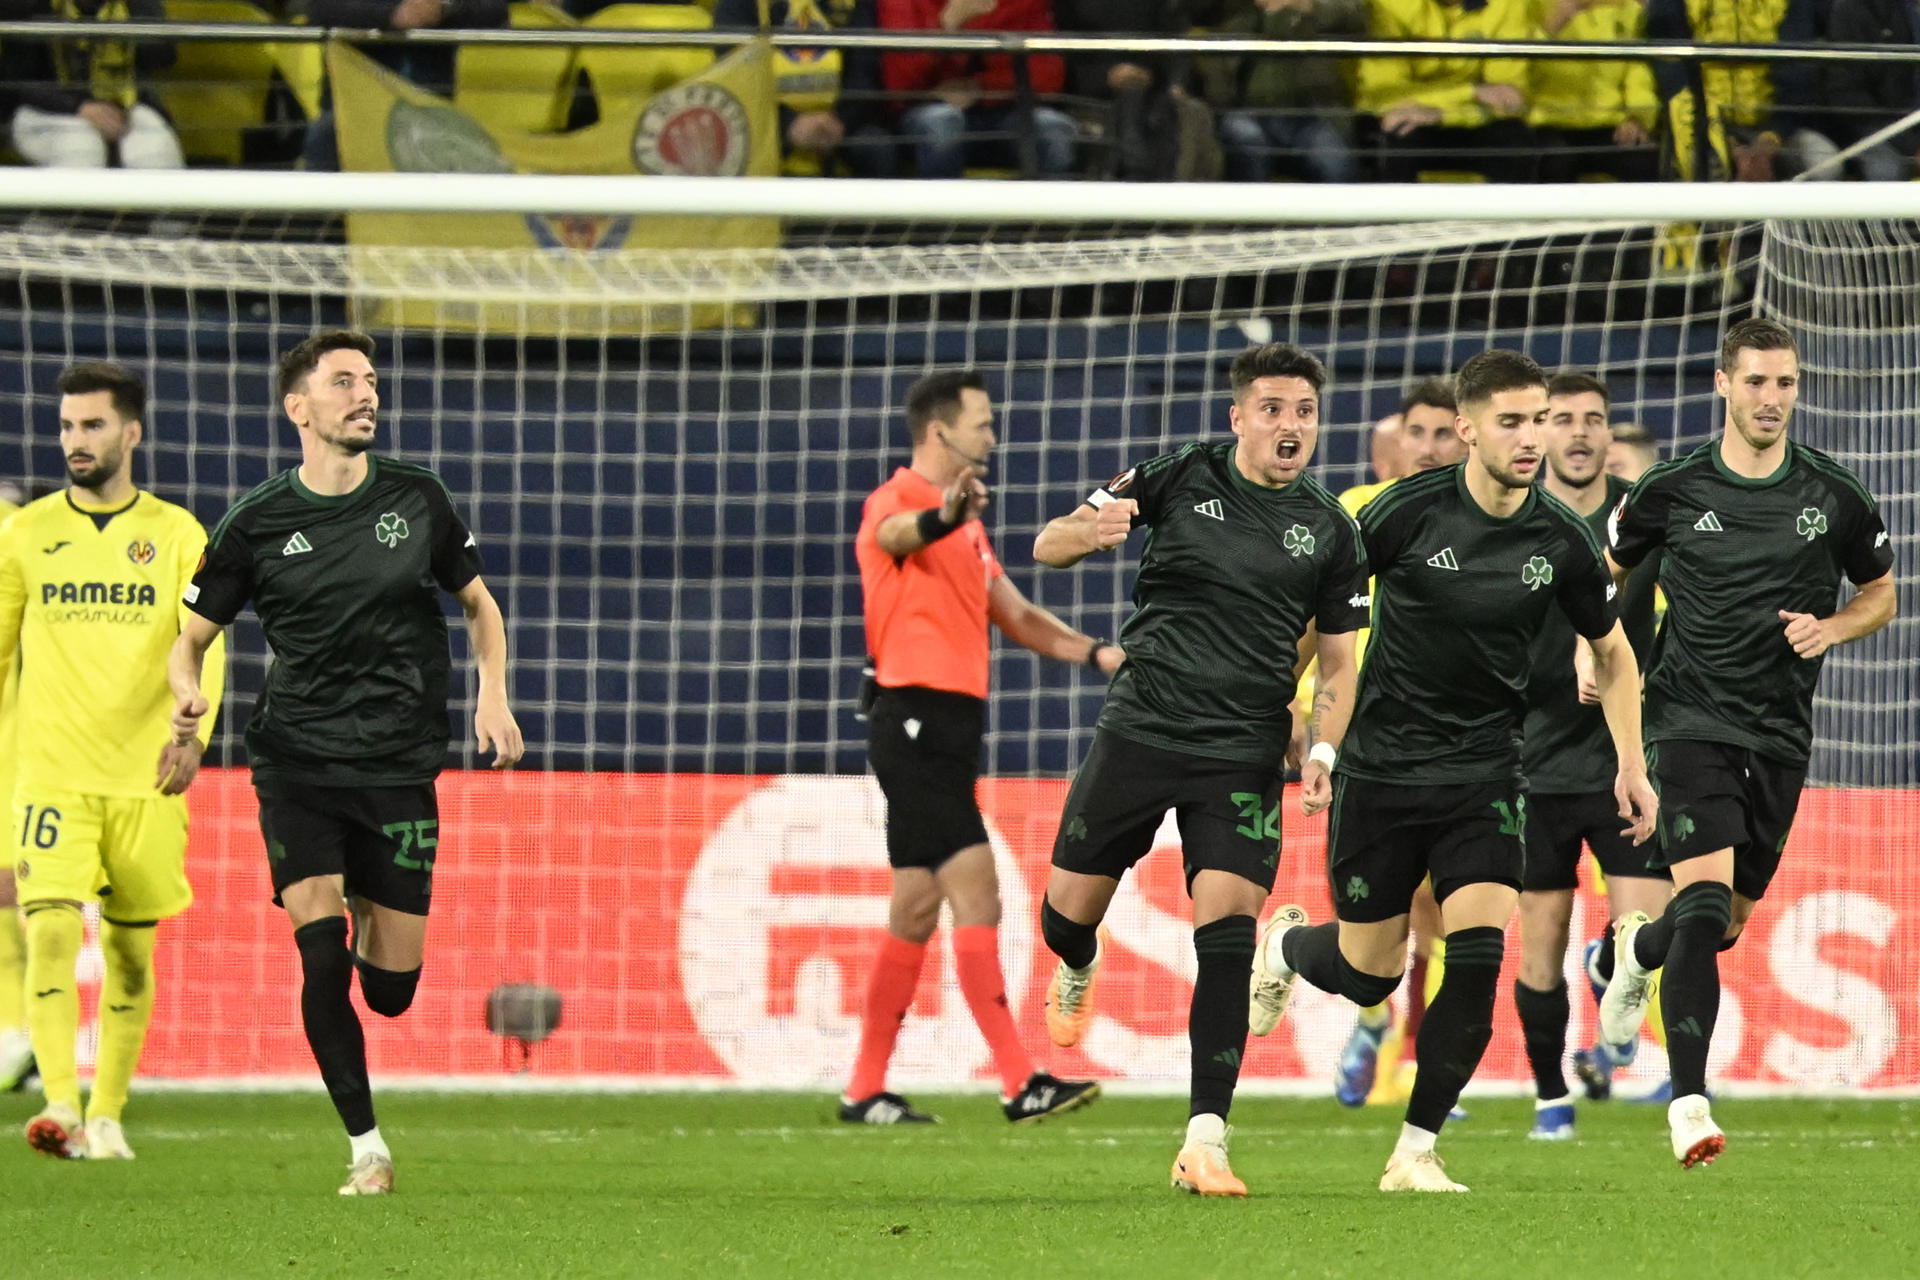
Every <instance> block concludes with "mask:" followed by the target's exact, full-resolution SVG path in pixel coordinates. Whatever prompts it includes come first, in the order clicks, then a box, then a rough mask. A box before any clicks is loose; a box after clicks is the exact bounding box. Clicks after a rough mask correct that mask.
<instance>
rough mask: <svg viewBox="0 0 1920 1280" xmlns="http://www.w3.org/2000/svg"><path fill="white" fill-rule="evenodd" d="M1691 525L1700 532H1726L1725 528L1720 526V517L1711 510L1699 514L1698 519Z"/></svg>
mask: <svg viewBox="0 0 1920 1280" xmlns="http://www.w3.org/2000/svg"><path fill="white" fill-rule="evenodd" d="M1693 527H1694V528H1695V529H1698V530H1699V531H1700V532H1701V533H1725V532H1726V530H1725V529H1723V528H1721V527H1720V517H1719V516H1717V515H1715V514H1713V512H1711V511H1709V512H1707V514H1705V515H1703V516H1701V517H1700V518H1699V519H1698V520H1695V521H1694V522H1693Z"/></svg>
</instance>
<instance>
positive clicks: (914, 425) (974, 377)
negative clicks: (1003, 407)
mask: <svg viewBox="0 0 1920 1280" xmlns="http://www.w3.org/2000/svg"><path fill="white" fill-rule="evenodd" d="M986 389H987V380H986V379H985V378H983V377H981V376H980V372H979V370H977V369H947V370H943V371H942V372H940V373H930V374H928V375H927V376H926V377H924V378H921V379H920V380H919V381H917V382H915V383H914V384H913V385H912V386H910V387H908V388H907V434H908V435H909V436H911V437H912V438H913V442H914V443H915V444H919V443H920V442H921V441H922V440H925V439H926V438H927V424H928V423H930V422H936V421H938V422H951V421H953V419H954V416H955V415H957V414H958V413H959V412H960V401H961V399H962V396H961V394H960V393H961V392H963V391H985V390H986Z"/></svg>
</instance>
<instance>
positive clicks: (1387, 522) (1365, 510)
mask: <svg viewBox="0 0 1920 1280" xmlns="http://www.w3.org/2000/svg"><path fill="white" fill-rule="evenodd" d="M1414 507H1415V503H1414V502H1394V503H1387V502H1381V501H1379V500H1378V499H1376V500H1375V501H1373V502H1369V503H1368V504H1367V505H1366V506H1364V507H1362V508H1360V514H1359V515H1358V516H1357V517H1356V519H1358V520H1359V522H1360V541H1361V543H1362V544H1363V545H1362V551H1363V553H1364V555H1365V557H1366V561H1367V563H1368V564H1369V565H1370V566H1372V568H1371V570H1370V571H1371V572H1373V573H1376V574H1380V573H1385V572H1386V571H1387V570H1388V569H1391V568H1393V566H1394V565H1396V564H1398V563H1400V557H1401V555H1402V554H1404V553H1405V551H1406V545H1407V538H1408V537H1409V536H1410V531H1411V530H1412V528H1413V525H1414V518H1415V514H1414Z"/></svg>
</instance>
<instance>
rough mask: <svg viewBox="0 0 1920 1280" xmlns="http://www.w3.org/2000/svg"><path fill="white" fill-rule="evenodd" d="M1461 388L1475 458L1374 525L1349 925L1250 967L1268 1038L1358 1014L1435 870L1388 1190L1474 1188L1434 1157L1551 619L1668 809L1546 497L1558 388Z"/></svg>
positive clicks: (1517, 867) (1466, 1071) (1516, 383)
mask: <svg viewBox="0 0 1920 1280" xmlns="http://www.w3.org/2000/svg"><path fill="white" fill-rule="evenodd" d="M1455 393H1456V395H1457V396H1458V398H1459V406H1460V414H1459V418H1458V424H1459V430H1460V434H1461V436H1462V438H1463V439H1465V440H1466V441H1467V445H1468V451H1469V452H1468V457H1467V461H1466V462H1464V463H1462V464H1461V465H1460V466H1457V467H1447V468H1442V469H1440V470H1437V471H1431V472H1427V473H1426V474H1424V475H1418V476H1413V477H1410V478H1408V479H1406V480H1402V481H1401V482H1400V483H1399V484H1397V485H1395V486H1394V488H1393V490H1392V492H1390V493H1388V494H1386V495H1384V496H1382V497H1381V498H1379V499H1378V500H1376V501H1375V502H1373V503H1371V504H1370V505H1369V506H1368V507H1367V508H1366V509H1365V510H1364V511H1362V512H1361V516H1360V530H1361V534H1362V536H1363V538H1364V539H1365V542H1366V550H1367V558H1368V561H1369V562H1370V563H1371V565H1372V567H1373V572H1374V591H1375V598H1376V605H1375V610H1374V626H1373V641H1372V644H1371V645H1370V646H1369V651H1368V657H1367V664H1366V668H1365V670H1364V672H1363V673H1362V675H1361V679H1360V692H1359V704H1358V706H1357V707H1356V708H1355V710H1354V715H1353V722H1352V726H1351V728H1350V730H1349V732H1348V733H1347V735H1346V742H1345V744H1344V746H1343V747H1342V749H1341V752H1340V758H1339V761H1338V764H1337V766H1336V768H1335V771H1334V779H1333V801H1332V817H1331V821H1330V823H1329V825H1328V834H1327V871H1328V880H1329V882H1330V887H1331V889H1332V895H1333V902H1334V911H1335V914H1336V915H1337V916H1338V920H1337V921H1333V922H1328V923H1326V924H1321V925H1309V924H1307V922H1306V913H1305V912H1304V911H1302V910H1301V909H1300V908H1299V907H1295V906H1288V907H1284V908H1282V909H1281V910H1280V911H1279V912H1277V913H1275V915H1274V918H1273V920H1272V922H1271V923H1270V924H1269V926H1268V929H1267V932H1266V934H1265V936H1264V937H1263V938H1262V939H1261V942H1260V949H1259V953H1258V955H1256V957H1255V960H1254V984H1253V988H1252V992H1251V1002H1250V1003H1251V1006H1252V1007H1251V1009H1250V1010H1249V1019H1250V1021H1251V1023H1252V1027H1253V1029H1254V1030H1255V1031H1256V1032H1264V1031H1270V1030H1272V1029H1273V1027H1274V1026H1275V1025H1276V1024H1277V1023H1278V1022H1279V1020H1280V1018H1281V1016H1282V1015H1283V1014H1284V1013H1285V1011H1286V1007H1287V1003H1288V1000H1289V998H1290V997H1291V995H1292V992H1293V984H1294V982H1295V981H1296V980H1297V979H1298V978H1302V977H1304V978H1305V979H1306V980H1307V981H1308V982H1311V983H1312V984H1313V985H1314V986H1316V987H1319V988H1320V989H1321V990H1323V991H1330V992H1333V993H1335V994H1338V995H1342V996H1345V997H1346V998H1347V999H1349V1000H1352V1001H1353V1002H1354V1003H1355V1004H1358V1005H1361V1006H1362V1007H1365V1006H1368V1005H1372V1004H1376V1003H1378V1002H1379V1001H1380V1000H1381V999H1383V998H1384V997H1385V996H1386V995H1387V993H1389V992H1391V991H1392V990H1393V988H1394V987H1395V986H1397V985H1399V982H1400V977H1401V971H1402V970H1403V969H1404V968H1405V966H1406V954H1407V952H1406V948H1407V933H1408V916H1409V911H1410V909H1411V907H1412V903H1413V893H1414V890H1415V888H1416V887H1417V886H1418V885H1419V884H1420V882H1421V881H1422V880H1423V879H1426V878H1427V877H1428V876H1429V875H1431V877H1432V881H1433V893H1434V898H1435V900H1436V901H1437V902H1438V903H1439V904H1440V915H1441V920H1442V924H1443V927H1444V929H1445V931H1446V935H1445V942H1446V952H1447V967H1446V975H1445V976H1444V977H1443V978H1442V979H1441V982H1440V987H1439V990H1438V992H1437V993H1436V994H1435V996H1434V999H1433V1003H1432V1005H1431V1006H1430V1007H1429V1008H1428V1010H1427V1017H1426V1022H1425V1025H1424V1026H1423V1027H1422V1029H1421V1033H1420V1040H1419V1045H1418V1064H1419V1066H1418V1071H1417V1073H1416V1076H1415V1079H1414V1085H1413V1092H1412V1095H1411V1096H1410V1097H1409V1099H1408V1101H1407V1111H1406V1122H1405V1123H1404V1124H1403V1125H1402V1126H1401V1131H1400V1139H1399V1142H1398V1143H1397V1144H1396V1146H1395V1148H1394V1151H1393V1154H1392V1156H1391V1158H1390V1159H1389V1160H1388V1162H1387V1168H1386V1172H1385V1174H1384V1175H1383V1176H1382V1177H1381V1179H1380V1189H1381V1190H1382V1191H1464V1190H1466V1188H1465V1187H1463V1186H1461V1185H1460V1184H1459V1183H1457V1182H1454V1181H1453V1180H1452V1179H1450V1178H1449V1177H1448V1176H1447V1175H1446V1172H1445V1170H1444V1168H1443V1166H1442V1164H1441V1162H1440V1159H1439V1157H1438V1156H1437V1155H1436V1154H1435V1151H1434V1144H1435V1140H1436V1139H1437V1138H1438V1136H1439V1133H1440V1129H1441V1126H1442V1125H1443V1124H1444V1123H1445V1121H1446V1118H1447V1112H1448V1111H1449V1110H1450V1109H1451V1108H1452V1107H1453V1105H1454V1104H1455V1103H1456V1102H1457V1101H1458V1100H1459V1097H1460V1091H1461V1089H1462V1088H1463V1087H1464V1086H1465V1085H1466V1083H1467V1081H1468V1080H1469V1079H1470V1078H1471V1077H1472V1075H1473V1072H1474V1070H1475V1068H1477V1067H1478V1066H1479V1063H1480V1058H1481V1055H1482V1054H1483V1053H1485V1052H1486V1047H1487V1042H1488V1040H1489V1039H1490V1038H1491V1037H1492V1035H1493V1006H1494V997H1495V991H1496V986H1497V983H1498V980H1499V974H1500V965H1501V961H1502V959H1503V958H1504V955H1505V948H1506V943H1505V937H1506V926H1507V922H1508V921H1509V920H1510V919H1511V918H1512V916H1513V912H1514V908H1515V906H1516V905H1517V903H1518V901H1519V894H1520V886H1521V877H1522V874H1523V871H1524V867H1525V861H1526V855H1525V840H1526V827H1527V802H1526V797H1525V796H1524V795H1523V794H1522V792H1521V783H1520V778H1519V765H1520V759H1519V748H1518V745H1517V742H1516V739H1517V738H1518V735H1519V730H1520V727H1521V722H1522V719H1523V718H1524V716H1525V714H1526V682H1527V669H1528V655H1529V652H1530V650H1531V648H1532V646H1533V644H1534V641H1535V640H1536V638H1537V637H1538V635H1539V633H1540V630H1541V628H1542V627H1543V626H1544V625H1545V622H1546V617H1547V615H1548V614H1549V613H1550V612H1553V611H1555V610H1559V611H1563V612H1565V613H1566V615H1567V617H1568V618H1569V619H1570V620H1571V622H1572V624H1573V627H1574V630H1575V631H1577V632H1578V633H1579V634H1580V635H1582V636H1585V637H1586V638H1587V639H1588V640H1589V641H1590V642H1591V644H1592V646H1593V655H1594V671H1595V678H1596V681H1597V683H1598V685H1599V689H1600V701H1601V706H1602V708H1603V709H1604V711H1605V714H1606V719H1607V725H1608V728H1609V729H1610V730H1611V732H1612V736H1613V742H1614V748H1615V757H1616V761H1617V765H1618V771H1617V778H1616V781H1615V785H1614V793H1615V797H1616V799H1617V800H1618V802H1619V808H1618V812H1619V814H1620V816H1621V817H1622V818H1623V819H1626V820H1628V821H1629V822H1630V824H1631V827H1632V830H1633V832H1634V834H1635V836H1636V838H1637V839H1641V840H1644V839H1645V838H1647V837H1648V836H1649V835H1651V834H1652V830H1653V820H1654V810H1655V806H1656V801H1655V799H1654V795H1653V791H1652V788H1651V787H1650V786H1649V785H1648V782H1647V777H1646V767H1645V764H1644V761H1643V760H1642V758H1641V749H1640V677H1639V672H1638V671H1637V669H1636V667H1635V665H1634V658H1633V646H1632V645H1631V644H1629V643H1628V641H1627V638H1626V635H1625V633H1624V632H1623V631H1622V629H1621V627H1620V624H1619V622H1618V621H1617V620H1616V619H1615V617H1614V609H1613V596H1614V588H1613V583H1612V581H1611V580H1610V579H1609V577H1608V575H1607V569H1606V565H1605V561H1604V559H1603V557H1602V555H1601V552H1600V547H1599V544H1598V542H1597V541H1596V540H1595V539H1594V536H1593V534H1592V532H1591V531H1590V530H1589V529H1588V528H1587V526H1586V524H1585V523H1584V522H1583V521H1582V520H1581V519H1580V517H1579V516H1577V515H1575V514H1574V513H1573V512H1572V511H1569V510H1568V509H1567V508H1566V507H1565V506H1563V505H1562V504H1561V503H1560V502H1559V500H1558V499H1556V498H1554V497H1552V496H1551V495H1550V494H1547V493H1544V492H1542V491H1541V490H1540V488H1539V486H1537V485H1535V484H1534V480H1535V478H1536V476H1537V474H1538V471H1539V466H1540V456H1541V429H1542V427H1543V426H1544V425H1545V422H1546V417H1547V388H1546V377H1545V375H1544V374H1543V373H1541V371H1540V367H1539V366H1538V365H1536V364H1535V363H1534V362H1533V361H1532V360H1530V359H1528V358H1527V357H1525V356H1523V355H1520V354H1517V353H1515V352H1510V351H1486V352H1482V353H1481V354H1480V355H1477V356H1475V357H1474V358H1473V359H1471V360H1469V361H1467V363H1466V364H1465V365H1464V366H1463V367H1462V368H1461V370H1460V374H1459V378H1458V380H1457V383H1456V388H1455Z"/></svg>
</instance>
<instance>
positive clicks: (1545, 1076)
mask: <svg viewBox="0 0 1920 1280" xmlns="http://www.w3.org/2000/svg"><path fill="white" fill-rule="evenodd" d="M1448 963H1449V964H1451V963H1452V957H1451V956H1449V957H1448ZM1513 1007H1514V1008H1515V1009H1517V1010H1519V1012H1520V1034H1521V1036H1522V1037H1523V1038H1524V1039H1525V1040H1526V1043H1527V1064H1528V1065H1529V1066H1531V1067H1532V1068H1533V1092H1534V1096H1535V1097H1537V1098H1539V1099H1540V1100H1541V1101H1543V1102H1552V1101H1554V1100H1556V1099H1559V1098H1564V1097H1566V1096H1567V1076H1566V1073H1565V1072H1564V1071H1563V1070H1561V1067H1560V1060H1561V1058H1562V1057H1563V1056H1564V1055H1565V1054H1566V1052H1567V1019H1569V1018H1570V1017H1572V1016H1573V1008H1572V1006H1571V1005H1570V1004H1569V1003H1568V1001H1567V984H1566V983H1564V982H1562V983H1559V984H1557V985H1555V986H1554V987H1553V988H1552V989H1551V990H1549V991H1538V990H1535V989H1534V988H1533V987H1530V986H1528V985H1527V984H1526V983H1524V982H1521V981H1520V980H1519V979H1517V978H1516V979H1515V980H1514V983H1513Z"/></svg>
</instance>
